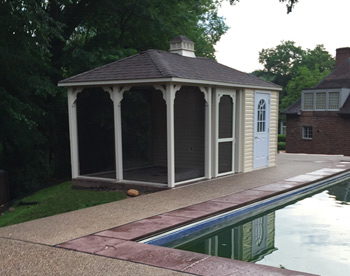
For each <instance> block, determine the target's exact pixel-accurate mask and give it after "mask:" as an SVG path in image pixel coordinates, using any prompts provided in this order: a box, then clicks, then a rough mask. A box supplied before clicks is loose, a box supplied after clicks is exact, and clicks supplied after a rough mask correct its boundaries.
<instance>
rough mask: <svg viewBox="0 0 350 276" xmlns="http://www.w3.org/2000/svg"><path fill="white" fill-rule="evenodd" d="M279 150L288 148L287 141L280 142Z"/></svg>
mask: <svg viewBox="0 0 350 276" xmlns="http://www.w3.org/2000/svg"><path fill="white" fill-rule="evenodd" d="M277 149H278V150H286V142H278V146H277Z"/></svg>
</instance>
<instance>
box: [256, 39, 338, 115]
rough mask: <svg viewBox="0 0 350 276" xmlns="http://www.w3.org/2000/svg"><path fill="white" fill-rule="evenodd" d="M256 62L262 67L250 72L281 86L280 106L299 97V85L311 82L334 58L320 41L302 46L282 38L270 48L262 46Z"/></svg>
mask: <svg viewBox="0 0 350 276" xmlns="http://www.w3.org/2000/svg"><path fill="white" fill-rule="evenodd" d="M259 62H260V63H261V64H262V65H263V66H264V69H263V70H257V71H255V72H253V74H254V75H256V76H259V77H262V78H264V79H265V80H268V81H272V82H274V83H276V84H279V85H281V86H282V88H283V90H282V91H281V93H280V100H281V105H280V109H284V108H286V107H288V105H290V104H292V103H293V102H294V101H295V100H297V99H298V98H299V97H300V93H301V90H302V89H305V88H311V87H313V86H315V85H316V84H317V83H318V82H319V81H321V80H322V79H323V78H324V77H325V76H326V75H327V74H329V73H330V72H331V71H332V70H333V67H334V58H333V57H332V56H331V55H330V54H329V53H328V52H327V51H326V49H325V48H324V46H323V45H322V44H320V45H316V47H315V48H314V49H306V50H304V49H302V48H301V47H300V46H296V45H295V42H293V41H282V42H281V44H280V45H277V46H276V47H274V48H268V49H262V50H261V51H260V53H259Z"/></svg>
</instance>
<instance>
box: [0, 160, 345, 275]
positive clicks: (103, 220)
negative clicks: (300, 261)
mask: <svg viewBox="0 0 350 276" xmlns="http://www.w3.org/2000/svg"><path fill="white" fill-rule="evenodd" d="M341 161H348V162H349V161H350V158H349V157H344V156H324V155H302V154H300V155H299V154H279V155H278V159H277V164H278V165H277V166H276V167H272V168H265V169H261V170H257V171H254V172H250V173H246V174H237V175H234V176H229V177H223V178H219V179H215V180H210V181H204V182H200V183H195V184H191V185H187V186H183V187H179V188H175V189H172V190H166V191H161V192H157V193H153V194H146V195H142V196H139V197H136V198H128V199H125V200H122V201H117V202H112V203H108V204H104V205H100V206H95V207H90V208H86V209H82V210H77V211H73V212H69V213H64V214H60V215H56V216H52V217H47V218H43V219H38V220H35V221H30V222H26V223H21V224H17V225H12V226H8V227H4V228H0V264H1V265H0V274H1V275H49V274H50V275H188V273H183V272H176V271H172V270H168V269H165V268H161V267H157V266H156V265H154V266H152V265H145V264H141V263H135V262H132V261H131V262H130V261H126V260H120V259H114V258H107V257H102V256H98V255H94V254H88V253H82V252H77V251H71V250H66V249H63V248H58V247H54V246H55V245H57V244H61V243H64V242H67V241H70V240H73V239H77V238H79V237H82V236H86V235H91V234H93V233H96V232H101V231H103V230H107V229H110V228H114V227H118V226H121V225H124V224H127V223H130V222H134V221H138V220H142V219H146V218H148V217H151V216H156V215H159V214H163V213H166V212H170V211H173V210H177V209H180V208H184V207H187V206H191V205H194V204H198V203H202V202H205V201H209V200H213V199H217V198H219V197H224V196H227V195H231V194H234V193H238V192H242V191H245V190H251V189H254V188H257V187H260V186H263V185H267V184H271V183H276V182H279V181H283V180H285V179H288V178H292V177H294V176H298V175H302V174H305V173H309V172H313V171H316V170H319V169H322V168H340V167H341V166H343V165H341V163H340V162H341ZM344 169H347V170H348V169H350V167H349V165H346V166H345V167H344ZM193 273H195V272H193ZM286 273H287V271H285V273H284V274H283V275H302V274H286ZM196 275H201V274H196ZM206 275H210V272H208V274H206ZM225 275H226V274H225ZM235 275H239V274H235ZM241 275H246V274H243V272H242V274H241ZM259 275H269V274H264V273H263V272H261V274H259ZM270 275H282V274H279V273H278V272H276V271H274V274H270Z"/></svg>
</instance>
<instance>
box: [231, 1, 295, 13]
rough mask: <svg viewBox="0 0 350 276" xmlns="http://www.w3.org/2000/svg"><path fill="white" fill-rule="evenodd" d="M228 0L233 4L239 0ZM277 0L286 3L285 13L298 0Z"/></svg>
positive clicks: (288, 11) (290, 9)
mask: <svg viewBox="0 0 350 276" xmlns="http://www.w3.org/2000/svg"><path fill="white" fill-rule="evenodd" d="M229 1H230V4H231V5H234V4H236V3H237V2H239V0H229ZM279 1H280V2H281V3H286V7H287V13H290V12H292V11H293V8H294V6H295V4H297V3H298V2H299V0H279Z"/></svg>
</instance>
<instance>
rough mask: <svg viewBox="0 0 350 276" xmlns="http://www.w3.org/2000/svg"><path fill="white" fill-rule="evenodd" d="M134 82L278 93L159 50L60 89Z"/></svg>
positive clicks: (242, 76) (236, 74)
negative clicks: (182, 82)
mask: <svg viewBox="0 0 350 276" xmlns="http://www.w3.org/2000/svg"><path fill="white" fill-rule="evenodd" d="M135 80H149V81H152V80H153V81H154V80H158V81H159V82H160V81H180V80H185V81H186V80H188V82H189V83H191V82H193V83H198V82H207V83H215V84H228V85H235V86H238V87H255V88H268V89H273V90H281V87H280V86H279V85H276V84H274V83H271V82H267V81H264V80H262V79H260V78H258V77H255V76H253V75H250V74H247V73H243V72H240V71H238V70H235V69H233V68H230V67H227V66H224V65H222V64H219V63H217V62H216V61H214V60H211V59H208V58H202V57H197V58H192V57H185V56H181V55H179V54H175V53H170V52H167V51H161V50H147V51H144V52H141V53H139V54H136V55H133V56H131V57H128V58H125V59H122V60H118V61H115V62H112V63H109V64H107V65H104V66H101V67H97V68H95V69H92V70H90V71H87V72H84V73H81V74H78V75H75V76H72V77H70V78H67V79H64V80H61V81H60V82H59V83H58V85H59V86H74V85H75V86H76V85H79V84H80V85H94V84H95V85H96V84H99V85H101V84H104V83H106V84H113V83H116V84H117V83H124V84H127V83H132V81H135Z"/></svg>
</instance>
